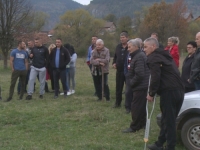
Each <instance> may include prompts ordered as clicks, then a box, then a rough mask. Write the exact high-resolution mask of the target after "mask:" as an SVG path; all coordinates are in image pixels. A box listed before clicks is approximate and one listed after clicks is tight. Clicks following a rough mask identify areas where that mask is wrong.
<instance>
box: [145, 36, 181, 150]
mask: <svg viewBox="0 0 200 150" xmlns="http://www.w3.org/2000/svg"><path fill="white" fill-rule="evenodd" d="M158 47H159V43H158V41H157V40H156V39H155V38H148V39H146V40H145V41H144V51H145V53H146V55H147V65H148V67H149V69H150V75H151V80H150V85H149V93H148V95H147V100H148V101H150V102H152V101H153V100H154V96H155V95H156V93H158V94H159V95H160V109H161V112H162V118H161V130H160V135H159V137H158V140H157V141H156V142H155V143H154V144H152V145H149V146H148V148H149V149H150V150H163V144H164V143H165V142H167V148H166V149H165V150H175V145H176V117H177V115H178V113H179V111H180V108H181V106H182V103H183V98H184V85H183V83H182V80H181V77H180V73H179V70H178V69H177V67H176V65H175V62H174V61H173V58H172V57H171V56H170V54H169V52H167V51H165V50H163V49H160V48H158Z"/></svg>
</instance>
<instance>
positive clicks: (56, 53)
mask: <svg viewBox="0 0 200 150" xmlns="http://www.w3.org/2000/svg"><path fill="white" fill-rule="evenodd" d="M49 61H50V65H51V67H52V68H53V78H54V86H55V95H54V98H55V99H57V98H58V92H59V79H60V80H61V83H62V86H63V91H64V97H66V96H67V84H66V65H67V64H69V62H70V54H69V52H68V50H67V49H66V48H65V47H64V46H63V45H62V40H61V39H60V38H57V39H56V47H55V48H54V49H53V50H52V51H51V54H50V56H49Z"/></svg>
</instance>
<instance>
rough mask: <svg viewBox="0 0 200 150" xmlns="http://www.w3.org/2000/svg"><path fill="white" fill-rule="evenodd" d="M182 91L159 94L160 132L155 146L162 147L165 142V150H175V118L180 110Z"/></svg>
mask: <svg viewBox="0 0 200 150" xmlns="http://www.w3.org/2000/svg"><path fill="white" fill-rule="evenodd" d="M183 99H184V91H182V90H168V91H163V92H162V93H161V94H160V109H161V112H162V117H161V130H160V135H159V137H158V141H157V142H156V144H157V145H158V146H162V145H163V144H164V143H165V142H166V141H167V150H175V146H176V117H177V116H178V113H179V111H180V109H181V106H182V103H183Z"/></svg>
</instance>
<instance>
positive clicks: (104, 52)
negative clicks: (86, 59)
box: [90, 39, 110, 101]
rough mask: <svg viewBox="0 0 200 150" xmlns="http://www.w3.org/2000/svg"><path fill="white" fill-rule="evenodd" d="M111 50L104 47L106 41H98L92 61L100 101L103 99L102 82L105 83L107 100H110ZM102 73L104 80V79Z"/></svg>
mask: <svg viewBox="0 0 200 150" xmlns="http://www.w3.org/2000/svg"><path fill="white" fill-rule="evenodd" d="M109 60H110V52H109V50H108V49H107V48H106V47H104V42H103V40H101V39H98V40H97V41H96V48H95V49H94V50H93V52H92V55H91V58H90V63H91V64H92V75H93V78H94V84H95V86H96V87H97V91H96V92H97V97H98V101H100V100H102V96H103V95H102V82H103V83H104V93H105V97H106V100H107V101H109V100H110V90H109V87H108V73H109ZM102 75H103V76H104V81H102Z"/></svg>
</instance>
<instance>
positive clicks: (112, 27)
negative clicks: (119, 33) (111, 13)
mask: <svg viewBox="0 0 200 150" xmlns="http://www.w3.org/2000/svg"><path fill="white" fill-rule="evenodd" d="M103 29H104V30H105V31H107V32H115V30H116V25H115V24H114V23H113V22H106V23H105V24H104V27H103Z"/></svg>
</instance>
